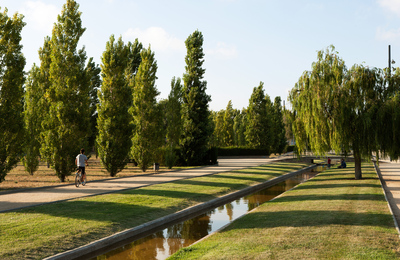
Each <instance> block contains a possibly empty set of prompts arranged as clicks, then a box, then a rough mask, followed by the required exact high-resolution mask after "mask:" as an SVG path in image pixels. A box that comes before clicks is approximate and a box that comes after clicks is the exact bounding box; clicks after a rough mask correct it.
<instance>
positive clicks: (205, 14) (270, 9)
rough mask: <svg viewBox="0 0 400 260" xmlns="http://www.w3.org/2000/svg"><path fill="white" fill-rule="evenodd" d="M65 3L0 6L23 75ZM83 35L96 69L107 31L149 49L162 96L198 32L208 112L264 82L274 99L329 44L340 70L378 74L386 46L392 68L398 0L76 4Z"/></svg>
mask: <svg viewBox="0 0 400 260" xmlns="http://www.w3.org/2000/svg"><path fill="white" fill-rule="evenodd" d="M65 2H66V1H65V0H27V1H24V0H2V1H1V3H0V7H1V8H2V11H3V10H4V7H7V8H8V10H9V12H8V13H9V15H12V14H14V13H15V12H19V13H21V14H23V15H24V16H25V18H24V21H25V22H26V23H27V25H26V26H25V27H24V29H23V32H22V37H23V39H22V44H23V46H24V49H23V52H24V55H25V57H26V59H27V65H26V68H25V70H26V71H29V70H30V68H31V67H32V64H33V63H34V62H35V63H39V59H38V53H37V51H38V49H39V48H40V47H41V46H42V45H43V40H44V37H45V36H47V35H49V36H51V30H52V27H53V24H54V23H55V22H56V19H57V15H58V14H60V13H61V9H62V6H63V4H64V3H65ZM77 2H78V3H79V4H80V11H81V12H82V21H83V26H84V27H86V32H85V34H84V35H83V37H82V38H81V40H80V45H81V46H85V48H86V52H87V55H88V57H93V58H94V59H95V61H96V63H98V64H100V62H101V59H100V58H101V55H102V53H103V51H104V50H105V46H106V42H107V41H108V40H109V38H110V36H111V35H112V34H114V35H115V36H116V38H118V37H119V36H122V39H123V40H124V41H125V42H128V41H134V39H135V38H138V39H139V41H141V42H142V43H143V44H144V46H145V47H146V48H147V47H148V45H149V44H151V49H152V50H153V51H154V52H155V57H156V60H157V64H158V72H157V76H158V80H157V82H156V85H157V88H158V90H159V91H160V92H161V94H160V96H159V98H160V99H161V98H167V96H168V94H169V91H170V81H171V79H172V77H174V76H175V77H182V75H183V73H184V72H185V61H184V59H185V55H186V49H185V44H184V42H185V40H186V38H187V37H188V36H189V35H190V34H191V33H193V32H194V31H195V30H199V31H201V32H202V33H203V36H204V45H203V47H204V52H205V62H204V68H205V69H206V72H205V77H204V79H205V80H206V81H207V93H208V94H209V95H211V99H212V101H211V103H210V109H212V110H214V111H217V110H220V109H225V108H226V106H227V104H228V101H229V100H232V103H233V107H234V108H238V109H242V108H243V107H247V105H248V101H249V98H250V95H251V93H252V90H253V88H254V87H256V86H258V85H259V83H260V81H262V82H264V86H265V91H266V93H267V94H268V95H269V96H270V97H271V99H274V98H275V96H281V98H282V100H287V96H288V91H289V90H290V89H291V88H292V87H293V86H294V84H295V83H296V82H297V80H298V79H299V77H300V76H301V74H302V73H303V71H305V70H309V69H310V68H311V64H312V62H313V61H315V60H316V55H317V51H319V50H322V49H326V48H327V47H328V46H329V45H331V44H332V45H334V46H335V47H336V50H337V51H338V52H339V55H340V56H341V58H342V59H344V60H345V62H346V65H347V67H351V66H352V65H354V64H356V63H357V64H361V63H364V64H365V65H366V66H370V67H378V68H384V67H387V64H388V45H389V44H390V45H391V46H392V58H393V59H394V60H396V61H397V64H395V66H396V65H398V64H400V0H335V1H328V0H319V1H317V0H314V1H312V0H279V1H278V0H274V1H272V0H271V1H269V0H202V1H195V0H168V1H165V0H141V1H136V0H78V1H77Z"/></svg>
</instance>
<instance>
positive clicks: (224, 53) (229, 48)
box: [205, 42, 238, 59]
mask: <svg viewBox="0 0 400 260" xmlns="http://www.w3.org/2000/svg"><path fill="white" fill-rule="evenodd" d="M205 54H206V56H215V57H218V58H223V59H231V58H235V57H237V54H238V52H237V49H236V46H233V45H228V44H226V43H224V42H218V43H217V46H216V47H215V48H211V49H207V50H205Z"/></svg>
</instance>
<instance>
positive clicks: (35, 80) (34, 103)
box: [22, 65, 43, 175]
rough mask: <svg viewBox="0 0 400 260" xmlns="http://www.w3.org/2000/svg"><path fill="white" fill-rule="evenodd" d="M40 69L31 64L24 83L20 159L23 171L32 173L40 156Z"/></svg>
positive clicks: (41, 94)
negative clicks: (23, 138)
mask: <svg viewBox="0 0 400 260" xmlns="http://www.w3.org/2000/svg"><path fill="white" fill-rule="evenodd" d="M39 82H40V69H39V67H37V66H36V65H33V66H32V69H31V71H30V72H29V76H28V79H27V82H26V85H25V98H24V101H25V104H24V106H25V107H24V119H25V133H26V135H25V143H24V154H25V155H24V157H23V159H22V161H23V164H24V167H25V171H27V172H29V174H31V175H32V174H33V173H34V172H35V171H36V170H37V169H38V167H39V156H40V133H41V129H42V126H41V124H42V114H43V111H42V110H41V109H40V104H41V99H42V97H43V92H41V89H40V86H39Z"/></svg>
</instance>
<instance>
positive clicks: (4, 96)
mask: <svg viewBox="0 0 400 260" xmlns="http://www.w3.org/2000/svg"><path fill="white" fill-rule="evenodd" d="M22 19H23V16H22V15H19V14H18V13H16V14H15V15H14V16H13V17H9V16H8V14H7V9H5V10H4V12H2V13H0V182H2V181H3V180H4V178H5V176H6V175H7V173H8V172H9V171H10V170H11V169H12V168H13V167H14V166H15V165H16V164H17V162H18V161H19V159H20V156H21V154H22V144H23V140H24V131H23V130H24V118H23V102H22V99H23V95H24V90H23V84H24V80H25V77H24V71H23V70H24V67H25V63H26V62H25V57H24V56H23V54H22V45H21V44H20V42H21V31H22V28H23V27H24V26H25V23H24V22H23V21H22Z"/></svg>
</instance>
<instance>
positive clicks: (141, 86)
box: [130, 47, 163, 171]
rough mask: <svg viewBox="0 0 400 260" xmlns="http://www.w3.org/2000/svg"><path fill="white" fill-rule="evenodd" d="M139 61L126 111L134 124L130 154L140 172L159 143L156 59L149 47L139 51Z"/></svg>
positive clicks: (155, 151) (150, 160)
mask: <svg viewBox="0 0 400 260" xmlns="http://www.w3.org/2000/svg"><path fill="white" fill-rule="evenodd" d="M140 54H141V58H142V62H141V63H140V65H139V69H138V72H137V74H136V76H135V77H134V80H133V82H132V83H133V84H132V83H131V86H132V87H133V104H132V109H131V110H130V112H131V115H132V118H133V123H134V125H135V127H134V131H133V137H132V149H131V151H132V156H133V158H134V159H135V161H136V162H137V163H138V166H139V167H140V168H141V169H142V171H146V169H147V167H149V166H150V165H151V163H154V162H155V161H154V160H155V158H156V153H157V150H158V149H159V148H160V147H161V146H162V144H163V142H162V133H163V132H162V127H161V126H162V121H161V116H160V112H161V111H160V108H159V107H158V105H157V100H156V97H157V96H158V95H159V92H158V90H157V88H156V86H155V81H156V79H157V77H156V72H157V62H156V60H155V58H154V53H153V52H152V51H151V49H150V47H149V48H148V49H147V50H142V52H141V53H140Z"/></svg>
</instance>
